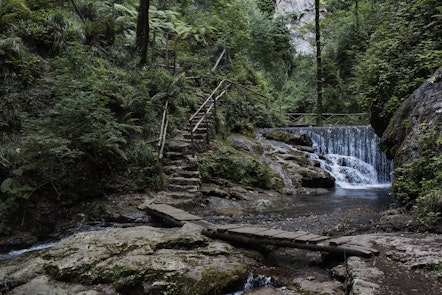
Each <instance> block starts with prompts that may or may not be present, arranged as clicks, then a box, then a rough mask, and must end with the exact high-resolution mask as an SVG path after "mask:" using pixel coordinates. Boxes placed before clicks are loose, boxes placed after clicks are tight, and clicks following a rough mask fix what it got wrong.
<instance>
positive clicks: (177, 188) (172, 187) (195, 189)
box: [168, 184, 200, 193]
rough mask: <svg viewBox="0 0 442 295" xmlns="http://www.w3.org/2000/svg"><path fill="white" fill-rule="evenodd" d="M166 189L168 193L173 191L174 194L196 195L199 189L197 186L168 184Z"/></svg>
mask: <svg viewBox="0 0 442 295" xmlns="http://www.w3.org/2000/svg"><path fill="white" fill-rule="evenodd" d="M168 189H169V191H175V192H190V193H197V192H199V190H200V187H199V185H179V184H169V185H168Z"/></svg>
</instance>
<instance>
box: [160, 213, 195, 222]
mask: <svg viewBox="0 0 442 295" xmlns="http://www.w3.org/2000/svg"><path fill="white" fill-rule="evenodd" d="M168 215H169V216H170V217H172V218H175V219H176V220H180V221H193V220H201V219H202V218H201V217H199V216H196V215H192V214H189V213H185V212H184V213H182V212H178V213H173V214H168Z"/></svg>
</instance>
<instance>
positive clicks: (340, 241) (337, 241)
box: [328, 236, 351, 246]
mask: <svg viewBox="0 0 442 295" xmlns="http://www.w3.org/2000/svg"><path fill="white" fill-rule="evenodd" d="M350 240H351V237H345V236H344V237H339V238H336V239H331V240H329V241H328V243H329V245H330V246H338V245H342V244H345V243H347V242H348V241H350Z"/></svg>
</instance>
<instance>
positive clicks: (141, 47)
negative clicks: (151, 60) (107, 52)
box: [136, 0, 150, 66]
mask: <svg viewBox="0 0 442 295" xmlns="http://www.w3.org/2000/svg"><path fill="white" fill-rule="evenodd" d="M149 6H150V0H140V7H139V8H138V21H137V38H136V48H137V50H138V52H139V53H140V66H143V65H145V64H146V62H147V50H148V47H149Z"/></svg>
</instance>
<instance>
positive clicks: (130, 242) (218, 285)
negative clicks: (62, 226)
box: [0, 224, 256, 295]
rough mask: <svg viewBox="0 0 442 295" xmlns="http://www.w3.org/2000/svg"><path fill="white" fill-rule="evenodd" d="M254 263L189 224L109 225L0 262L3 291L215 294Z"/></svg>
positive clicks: (238, 282)
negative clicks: (113, 227)
mask: <svg viewBox="0 0 442 295" xmlns="http://www.w3.org/2000/svg"><path fill="white" fill-rule="evenodd" d="M254 264H256V261H255V260H253V259H251V258H248V257H245V256H244V251H243V252H242V253H240V252H239V251H238V250H236V249H235V248H233V247H232V246H230V245H229V244H226V243H222V242H218V241H214V240H209V239H208V238H206V237H205V236H203V235H202V234H201V228H200V227H199V226H196V225H193V224H186V225H184V226H183V227H181V228H154V227H150V226H139V227H131V228H118V229H107V230H100V231H93V232H82V233H78V234H75V235H73V236H71V237H69V238H67V239H65V240H62V241H61V242H59V243H58V244H56V245H55V246H54V247H52V248H50V249H45V250H40V251H36V252H32V253H27V254H23V255H20V256H18V257H15V258H13V259H11V260H8V261H6V262H2V265H1V266H0V291H1V292H0V293H1V294H4V293H7V294H21V295H27V294H29V295H31V294H58V295H64V294H66V295H68V294H69V295H72V294H82V295H85V294H91V295H92V294H195V295H198V294H219V293H220V292H221V291H223V290H228V289H229V287H230V286H234V285H235V284H236V285H237V286H238V285H239V286H241V284H242V283H243V282H244V281H245V280H246V278H247V276H248V274H249V271H250V269H249V267H250V266H251V265H254ZM167 292H169V293H167Z"/></svg>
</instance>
